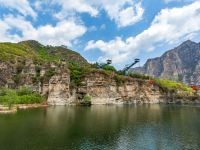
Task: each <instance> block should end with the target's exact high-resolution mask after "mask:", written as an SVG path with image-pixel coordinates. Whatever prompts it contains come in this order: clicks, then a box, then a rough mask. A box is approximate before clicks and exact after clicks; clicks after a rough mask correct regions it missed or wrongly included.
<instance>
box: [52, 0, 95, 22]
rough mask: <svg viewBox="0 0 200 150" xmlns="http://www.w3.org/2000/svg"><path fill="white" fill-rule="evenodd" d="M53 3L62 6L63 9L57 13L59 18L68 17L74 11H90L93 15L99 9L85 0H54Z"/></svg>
mask: <svg viewBox="0 0 200 150" xmlns="http://www.w3.org/2000/svg"><path fill="white" fill-rule="evenodd" d="M52 3H53V4H59V5H60V6H61V7H62V9H61V11H60V12H59V13H57V14H56V15H55V16H56V17H57V18H59V19H63V18H65V17H68V16H69V15H71V14H73V13H74V12H78V13H89V14H90V15H91V16H96V15H97V14H98V10H97V9H96V8H94V7H93V6H91V5H90V4H89V3H87V1H85V0H67V1H66V0H52Z"/></svg>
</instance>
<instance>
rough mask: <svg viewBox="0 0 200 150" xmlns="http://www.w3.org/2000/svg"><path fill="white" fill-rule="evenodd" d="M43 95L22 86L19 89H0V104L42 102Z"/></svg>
mask: <svg viewBox="0 0 200 150" xmlns="http://www.w3.org/2000/svg"><path fill="white" fill-rule="evenodd" d="M43 101H44V99H43V97H42V96H40V95H39V94H38V93H36V92H33V91H31V90H30V89H28V88H26V87H23V88H21V89H17V90H15V89H6V88H4V89H0V104H4V105H8V106H9V107H11V105H13V104H33V103H42V102H43Z"/></svg>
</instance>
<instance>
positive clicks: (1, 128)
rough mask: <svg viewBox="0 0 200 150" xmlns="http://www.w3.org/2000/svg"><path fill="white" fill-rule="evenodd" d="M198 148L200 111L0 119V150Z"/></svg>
mask: <svg viewBox="0 0 200 150" xmlns="http://www.w3.org/2000/svg"><path fill="white" fill-rule="evenodd" d="M57 149H58V150H67V149H72V150H74V149H75V150H76V149H77V150H78V149H80V150H90V149H94V150H104V149H105V150H131V149H134V150H163V149H164V150H179V149H180V150H183V149H200V107H196V106H172V105H138V106H135V105H124V106H123V105H118V106H115V105H112V106H104V105H96V106H91V107H77V106H66V107H64V106H63V107H62V106H57V107H48V108H39V109H27V110H19V111H18V112H17V113H16V114H7V115H0V150H57Z"/></svg>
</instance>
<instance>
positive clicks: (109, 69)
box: [102, 65, 116, 72]
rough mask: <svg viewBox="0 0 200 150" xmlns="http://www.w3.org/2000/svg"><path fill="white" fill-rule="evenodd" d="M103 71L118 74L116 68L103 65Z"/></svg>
mask: <svg viewBox="0 0 200 150" xmlns="http://www.w3.org/2000/svg"><path fill="white" fill-rule="evenodd" d="M102 69H104V70H108V71H114V72H116V69H115V67H113V66H110V65H103V68H102Z"/></svg>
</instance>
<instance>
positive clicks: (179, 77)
mask: <svg viewBox="0 0 200 150" xmlns="http://www.w3.org/2000/svg"><path fill="white" fill-rule="evenodd" d="M131 71H134V72H138V73H143V74H148V75H150V76H154V77H160V78H163V79H170V80H175V81H181V82H184V83H186V84H195V85H200V43H196V42H193V41H191V40H187V41H185V42H183V43H182V44H181V45H179V46H177V47H175V48H174V49H172V50H169V51H167V52H165V53H164V54H163V55H162V56H161V57H157V58H153V59H148V60H147V62H146V63H145V64H144V66H143V67H137V68H133V69H132V70H131Z"/></svg>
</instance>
